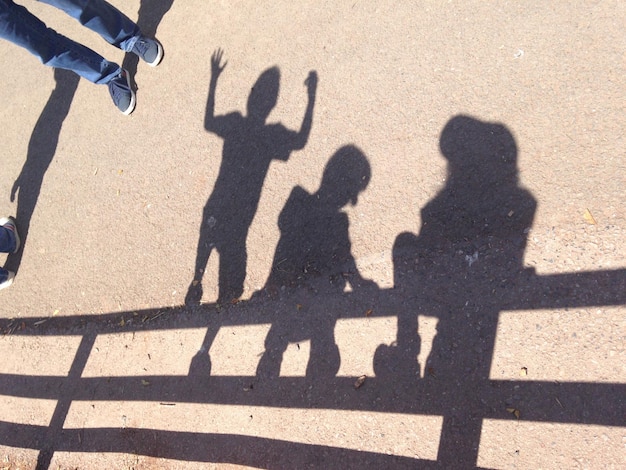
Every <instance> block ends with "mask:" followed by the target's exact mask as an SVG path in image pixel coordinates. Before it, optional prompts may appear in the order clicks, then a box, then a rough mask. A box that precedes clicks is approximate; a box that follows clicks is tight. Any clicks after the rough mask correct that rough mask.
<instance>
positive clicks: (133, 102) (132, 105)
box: [122, 70, 137, 116]
mask: <svg viewBox="0 0 626 470" xmlns="http://www.w3.org/2000/svg"><path fill="white" fill-rule="evenodd" d="M124 78H125V79H126V85H128V89H129V90H130V93H131V95H130V104H129V105H128V108H127V109H126V111H122V114H123V115H124V116H128V115H129V114H130V113H132V112H133V111H134V110H135V106H136V104H137V98H136V97H135V92H134V91H133V88H132V86H131V84H130V74H129V73H128V70H124Z"/></svg>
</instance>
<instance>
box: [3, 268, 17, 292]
mask: <svg viewBox="0 0 626 470" xmlns="http://www.w3.org/2000/svg"><path fill="white" fill-rule="evenodd" d="M5 273H6V279H5V280H4V281H2V282H0V290H2V289H6V288H7V287H9V286H10V285H11V284H13V279H14V278H15V273H14V272H13V271H7V270H5Z"/></svg>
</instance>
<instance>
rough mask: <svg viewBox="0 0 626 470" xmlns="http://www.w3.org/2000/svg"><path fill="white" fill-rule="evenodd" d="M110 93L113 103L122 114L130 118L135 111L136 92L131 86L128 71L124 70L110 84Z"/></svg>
mask: <svg viewBox="0 0 626 470" xmlns="http://www.w3.org/2000/svg"><path fill="white" fill-rule="evenodd" d="M109 93H111V98H112V99H113V103H115V106H117V109H119V110H120V111H121V112H122V114H124V115H125V116H128V115H129V114H130V113H132V112H133V111H134V109H135V103H136V98H135V92H134V91H133V89H132V87H131V86H130V77H129V76H128V71H126V70H125V69H122V71H121V72H120V74H119V75H118V76H117V77H115V78H114V79H113V80H111V81H110V82H109Z"/></svg>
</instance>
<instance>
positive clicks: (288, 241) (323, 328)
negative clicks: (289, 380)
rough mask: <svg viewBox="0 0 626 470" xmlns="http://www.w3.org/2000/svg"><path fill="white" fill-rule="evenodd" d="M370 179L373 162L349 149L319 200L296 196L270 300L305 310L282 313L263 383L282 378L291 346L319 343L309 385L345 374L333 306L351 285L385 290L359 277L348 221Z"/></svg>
mask: <svg viewBox="0 0 626 470" xmlns="http://www.w3.org/2000/svg"><path fill="white" fill-rule="evenodd" d="M370 172H371V170H370V165H369V163H368V161H367V158H366V157H365V155H364V154H363V153H362V152H361V151H360V150H359V149H358V148H356V147H354V146H350V145H349V146H345V147H342V148H341V149H339V150H338V151H337V152H336V153H335V154H334V155H333V156H332V157H331V159H330V161H329V162H328V164H327V165H326V168H325V170H324V175H323V177H322V182H321V185H320V188H319V189H318V190H317V191H316V192H315V193H313V194H310V193H308V192H307V191H306V190H305V189H303V188H301V187H299V186H298V187H295V188H294V189H293V190H292V192H291V195H290V197H289V200H288V201H287V204H286V205H285V207H284V209H283V211H282V212H281V214H280V217H279V220H278V225H279V228H280V232H281V237H280V240H279V242H278V245H277V247H276V252H275V256H274V261H273V264H272V271H271V274H270V276H269V278H268V280H267V282H266V285H265V288H264V291H263V292H264V294H265V295H267V296H269V297H272V298H275V297H287V296H288V298H289V299H290V304H291V302H293V304H295V305H297V306H298V308H294V310H293V311H285V312H282V315H281V316H279V317H277V319H276V320H275V321H274V322H273V323H272V326H271V328H270V331H269V333H268V335H267V338H266V340H265V353H264V354H263V356H262V358H261V360H260V362H259V365H258V368H257V375H258V376H259V377H261V378H276V377H278V376H279V374H280V367H281V363H282V359H283V354H284V352H285V350H286V349H287V346H288V345H289V343H293V342H300V341H306V340H310V341H311V343H310V344H311V353H310V354H311V355H310V358H309V362H308V365H307V369H306V376H307V377H316V378H321V377H333V376H335V375H336V373H337V371H338V370H339V365H340V357H339V349H338V347H337V344H336V342H335V335H334V330H335V323H336V321H337V315H338V313H339V312H337V310H336V309H335V308H332V307H331V306H330V305H329V302H330V303H332V302H333V299H336V298H337V297H341V296H342V295H343V292H344V290H345V289H346V288H347V286H348V284H349V285H350V287H351V288H352V290H353V291H355V292H358V291H359V290H362V289H366V288H370V289H377V286H376V284H375V283H374V282H373V281H369V280H366V279H363V278H362V277H361V275H360V274H359V272H358V269H357V267H356V263H355V260H354V258H353V256H352V253H351V243H350V236H349V220H348V215H347V214H346V213H345V212H343V211H342V208H343V207H345V206H346V204H348V203H352V205H355V204H356V203H357V199H358V195H359V193H360V192H361V191H363V190H364V189H365V188H366V187H367V185H368V183H369V180H370ZM259 295H262V294H261V293H257V294H256V296H259ZM357 295H358V294H357Z"/></svg>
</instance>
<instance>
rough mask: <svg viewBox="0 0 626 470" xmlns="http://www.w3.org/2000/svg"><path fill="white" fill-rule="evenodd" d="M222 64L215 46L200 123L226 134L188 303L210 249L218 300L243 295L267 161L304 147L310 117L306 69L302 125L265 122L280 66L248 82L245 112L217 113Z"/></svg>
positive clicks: (198, 294)
mask: <svg viewBox="0 0 626 470" xmlns="http://www.w3.org/2000/svg"><path fill="white" fill-rule="evenodd" d="M224 67H226V63H224V64H223V65H222V51H221V50H218V51H216V52H215V53H214V54H213V57H212V58H211V82H210V85H209V96H208V100H207V108H206V116H205V119H204V127H205V129H206V130H207V131H209V132H212V133H214V134H216V135H218V136H219V137H221V138H222V139H224V147H223V152H222V163H221V165H220V171H219V174H218V176H217V180H216V182H215V186H214V188H213V192H212V193H211V196H210V197H209V200H208V201H207V203H206V205H205V207H204V213H203V217H202V225H201V226H200V238H199V240H198V252H197V256H196V266H195V274H194V278H193V281H192V282H191V285H190V286H189V290H188V292H187V296H186V298H185V303H186V304H187V305H197V304H199V303H200V301H201V299H202V277H203V274H204V270H205V269H206V265H207V262H208V260H209V255H210V254H211V252H212V251H213V250H217V252H218V253H219V257H220V259H219V281H218V282H219V296H218V303H220V302H227V301H231V300H233V299H237V298H239V297H240V296H241V294H242V293H243V284H244V279H245V276H246V263H247V251H246V239H247V237H248V230H249V228H250V224H251V223H252V219H253V218H254V215H255V213H256V210H257V206H258V204H259V199H260V197H261V189H262V187H263V182H264V180H265V176H266V175H267V171H268V170H269V166H270V163H271V162H272V160H283V161H286V160H287V159H288V158H289V156H290V155H291V152H293V151H294V150H300V149H302V148H304V146H305V145H306V143H307V140H308V138H309V133H310V131H311V124H312V122H313V105H314V103H315V91H316V88H317V74H316V73H315V72H310V74H309V77H308V78H307V79H306V81H305V84H306V86H307V88H308V98H309V99H308V104H307V107H306V112H305V113H304V119H303V121H302V126H301V127H300V130H299V131H297V132H296V131H292V130H289V129H287V128H286V127H285V126H283V125H282V124H280V123H276V124H268V123H267V122H266V120H267V118H268V116H269V114H270V112H271V111H272V109H273V108H274V106H276V101H277V99H278V88H279V81H280V72H279V70H278V67H272V68H269V69H267V70H266V71H265V72H263V73H262V74H261V76H260V77H259V78H258V80H257V81H256V83H255V85H254V86H253V87H252V91H251V92H250V97H249V98H248V109H247V111H248V114H247V116H242V115H241V113H239V112H233V113H230V114H226V115H223V116H215V89H216V86H217V79H218V77H219V76H220V74H221V73H222V71H223V70H224Z"/></svg>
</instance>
